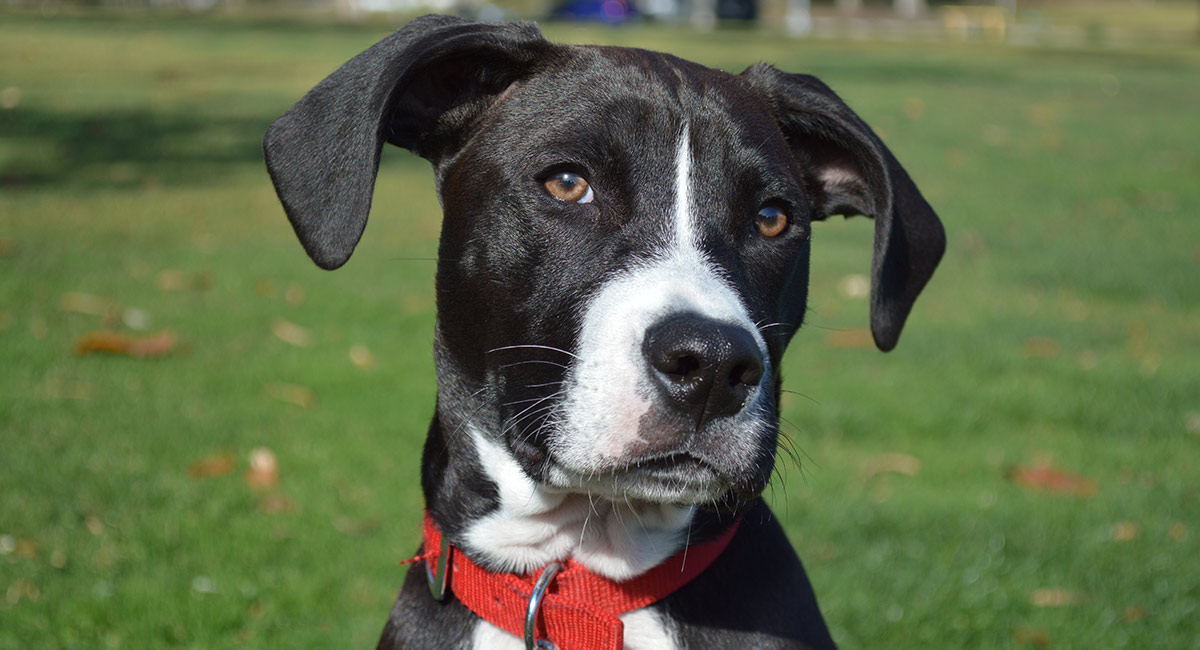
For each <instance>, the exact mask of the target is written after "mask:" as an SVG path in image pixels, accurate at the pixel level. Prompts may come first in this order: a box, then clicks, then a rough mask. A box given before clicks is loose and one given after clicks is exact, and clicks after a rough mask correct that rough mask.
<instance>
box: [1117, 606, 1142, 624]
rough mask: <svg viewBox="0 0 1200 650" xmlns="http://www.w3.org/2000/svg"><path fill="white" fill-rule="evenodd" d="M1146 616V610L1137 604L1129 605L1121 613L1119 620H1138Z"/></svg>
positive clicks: (1129, 621)
mask: <svg viewBox="0 0 1200 650" xmlns="http://www.w3.org/2000/svg"><path fill="white" fill-rule="evenodd" d="M1145 616H1146V612H1145V611H1144V610H1142V608H1141V607H1140V606H1139V605H1130V606H1129V607H1126V608H1125V612H1124V613H1123V614H1121V620H1122V621H1124V622H1126V623H1133V622H1135V621H1140V620H1141V619H1142V618H1144V617H1145Z"/></svg>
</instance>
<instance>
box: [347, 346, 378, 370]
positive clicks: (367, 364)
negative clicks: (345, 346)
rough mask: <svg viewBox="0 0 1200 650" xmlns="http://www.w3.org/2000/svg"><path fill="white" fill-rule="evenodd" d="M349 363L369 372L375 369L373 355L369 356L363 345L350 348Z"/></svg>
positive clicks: (369, 353) (368, 351)
mask: <svg viewBox="0 0 1200 650" xmlns="http://www.w3.org/2000/svg"><path fill="white" fill-rule="evenodd" d="M350 363H353V364H354V365H355V366H358V367H359V368H360V369H362V370H371V369H372V368H374V367H375V355H373V354H371V351H370V350H368V349H367V346H365V345H352V346H350Z"/></svg>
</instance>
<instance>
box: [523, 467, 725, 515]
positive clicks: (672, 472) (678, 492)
mask: <svg viewBox="0 0 1200 650" xmlns="http://www.w3.org/2000/svg"><path fill="white" fill-rule="evenodd" d="M542 479H543V484H544V485H545V486H546V487H547V488H548V489H551V490H554V491H561V492H568V493H586V494H589V495H591V496H593V497H599V498H607V499H611V500H614V501H622V500H625V501H640V502H646V503H658V504H664V505H705V504H711V503H716V502H719V501H722V500H724V499H725V498H727V497H728V495H729V494H730V492H731V491H733V488H734V486H735V485H736V484H737V483H735V482H734V481H731V480H730V479H729V478H728V477H726V476H723V475H722V474H721V473H720V472H718V471H717V470H716V469H714V468H713V467H711V466H710V465H709V464H707V463H705V462H704V461H703V460H700V459H698V458H696V457H694V456H691V455H689V454H672V455H668V456H663V457H659V458H654V459H650V460H641V461H638V462H635V463H631V464H629V465H628V466H625V467H622V468H617V469H609V470H604V471H599V472H594V471H593V472H589V471H578V470H573V469H571V468H569V467H567V466H565V465H563V464H561V463H558V462H555V461H554V460H553V459H551V461H550V462H549V463H547V465H546V466H545V473H544V474H543V477H542Z"/></svg>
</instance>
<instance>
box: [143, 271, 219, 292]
mask: <svg viewBox="0 0 1200 650" xmlns="http://www.w3.org/2000/svg"><path fill="white" fill-rule="evenodd" d="M155 281H156V282H157V283H158V288H159V289H161V290H163V291H208V290H209V289H211V288H212V273H209V272H208V271H195V272H193V273H187V272H184V271H179V270H176V269H163V270H161V271H159V272H158V275H157V276H156V277H155Z"/></svg>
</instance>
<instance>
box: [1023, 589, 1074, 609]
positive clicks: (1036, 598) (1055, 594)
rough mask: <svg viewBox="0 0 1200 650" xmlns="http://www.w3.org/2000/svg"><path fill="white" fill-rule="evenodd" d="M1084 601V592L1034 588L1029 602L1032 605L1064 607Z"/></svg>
mask: <svg viewBox="0 0 1200 650" xmlns="http://www.w3.org/2000/svg"><path fill="white" fill-rule="evenodd" d="M1083 601H1084V594H1083V593H1082V592H1079V591H1073V590H1071V589H1034V590H1033V593H1032V594H1030V595H1029V604H1030V605H1033V606H1034V607H1066V606H1068V605H1078V604H1079V603H1081V602H1083Z"/></svg>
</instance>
